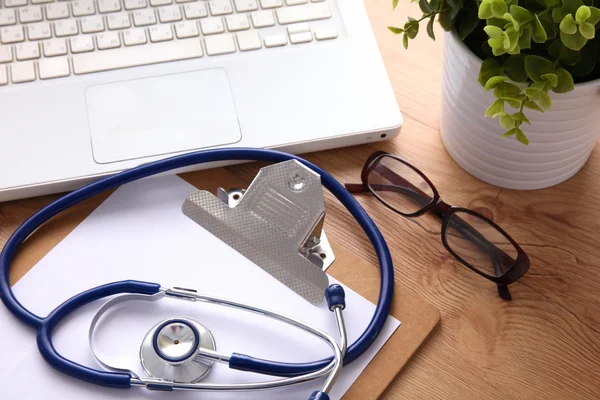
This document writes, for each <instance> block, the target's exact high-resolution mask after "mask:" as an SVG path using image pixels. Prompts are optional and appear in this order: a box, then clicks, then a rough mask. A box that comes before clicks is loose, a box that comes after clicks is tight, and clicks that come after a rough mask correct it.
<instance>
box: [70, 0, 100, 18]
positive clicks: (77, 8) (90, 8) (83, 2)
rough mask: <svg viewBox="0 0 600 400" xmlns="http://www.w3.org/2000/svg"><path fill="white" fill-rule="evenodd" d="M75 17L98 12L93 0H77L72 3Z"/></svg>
mask: <svg viewBox="0 0 600 400" xmlns="http://www.w3.org/2000/svg"><path fill="white" fill-rule="evenodd" d="M71 7H72V8H73V16H74V17H85V16H86V15H93V14H95V13H96V7H94V1H93V0H77V1H74V2H73V3H71Z"/></svg>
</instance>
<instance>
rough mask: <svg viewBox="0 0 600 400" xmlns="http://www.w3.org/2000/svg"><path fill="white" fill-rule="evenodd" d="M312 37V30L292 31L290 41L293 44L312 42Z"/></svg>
mask: <svg viewBox="0 0 600 400" xmlns="http://www.w3.org/2000/svg"><path fill="white" fill-rule="evenodd" d="M312 39H313V37H312V33H310V32H300V33H292V34H291V35H290V42H291V43H293V44H299V43H308V42H312Z"/></svg>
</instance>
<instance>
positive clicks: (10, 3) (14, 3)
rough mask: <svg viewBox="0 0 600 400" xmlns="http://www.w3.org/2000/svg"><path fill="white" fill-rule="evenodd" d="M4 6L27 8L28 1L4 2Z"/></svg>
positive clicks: (11, 0) (14, 0)
mask: <svg viewBox="0 0 600 400" xmlns="http://www.w3.org/2000/svg"><path fill="white" fill-rule="evenodd" d="M4 5H5V6H6V7H20V6H26V5H27V0H4Z"/></svg>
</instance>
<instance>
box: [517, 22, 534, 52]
mask: <svg viewBox="0 0 600 400" xmlns="http://www.w3.org/2000/svg"><path fill="white" fill-rule="evenodd" d="M532 34H533V28H532V27H531V26H529V25H526V26H525V27H524V28H523V29H522V30H521V37H520V38H519V47H520V48H521V50H526V49H530V48H531V36H532Z"/></svg>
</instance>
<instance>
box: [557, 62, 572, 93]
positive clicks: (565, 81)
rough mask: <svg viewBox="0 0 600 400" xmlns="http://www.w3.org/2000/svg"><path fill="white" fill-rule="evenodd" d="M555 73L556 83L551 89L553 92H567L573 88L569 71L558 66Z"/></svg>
mask: <svg viewBox="0 0 600 400" xmlns="http://www.w3.org/2000/svg"><path fill="white" fill-rule="evenodd" d="M554 73H555V74H556V77H557V80H558V84H557V85H555V87H554V88H553V89H552V91H553V92H555V93H567V92H570V91H571V90H573V89H575V83H574V82H573V76H571V74H570V73H569V71H567V70H565V69H562V68H558V69H556V70H555V71H554Z"/></svg>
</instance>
